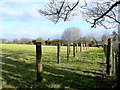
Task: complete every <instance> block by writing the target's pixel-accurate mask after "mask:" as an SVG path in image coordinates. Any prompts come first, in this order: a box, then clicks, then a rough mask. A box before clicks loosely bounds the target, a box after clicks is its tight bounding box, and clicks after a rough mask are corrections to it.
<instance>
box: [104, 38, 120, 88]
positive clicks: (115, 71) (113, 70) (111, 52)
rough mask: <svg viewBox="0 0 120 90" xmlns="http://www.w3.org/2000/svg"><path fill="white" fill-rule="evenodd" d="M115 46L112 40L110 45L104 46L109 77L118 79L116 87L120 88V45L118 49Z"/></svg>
mask: <svg viewBox="0 0 120 90" xmlns="http://www.w3.org/2000/svg"><path fill="white" fill-rule="evenodd" d="M114 45H115V44H114ZM114 45H113V42H112V39H110V38H109V39H108V44H105V45H104V53H105V57H106V64H107V67H106V73H107V74H108V76H110V77H115V78H116V86H117V87H119V88H120V43H119V44H117V46H116V47H115V46H114Z"/></svg>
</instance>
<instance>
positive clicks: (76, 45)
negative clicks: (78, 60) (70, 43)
mask: <svg viewBox="0 0 120 90" xmlns="http://www.w3.org/2000/svg"><path fill="white" fill-rule="evenodd" d="M76 53H78V43H77V44H76Z"/></svg>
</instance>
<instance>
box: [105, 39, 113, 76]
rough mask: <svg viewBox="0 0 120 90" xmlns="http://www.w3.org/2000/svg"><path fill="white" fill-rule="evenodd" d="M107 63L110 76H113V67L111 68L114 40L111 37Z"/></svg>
mask: <svg viewBox="0 0 120 90" xmlns="http://www.w3.org/2000/svg"><path fill="white" fill-rule="evenodd" d="M106 63H107V70H106V72H107V74H108V75H109V76H111V75H112V68H111V66H112V40H111V39H110V38H109V39H108V47H107V62H106Z"/></svg>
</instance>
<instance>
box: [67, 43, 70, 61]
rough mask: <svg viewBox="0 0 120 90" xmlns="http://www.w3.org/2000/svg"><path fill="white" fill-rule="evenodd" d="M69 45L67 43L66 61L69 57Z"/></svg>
mask: <svg viewBox="0 0 120 90" xmlns="http://www.w3.org/2000/svg"><path fill="white" fill-rule="evenodd" d="M69 49H70V45H69V43H68V44H67V60H69V55H70V50H69Z"/></svg>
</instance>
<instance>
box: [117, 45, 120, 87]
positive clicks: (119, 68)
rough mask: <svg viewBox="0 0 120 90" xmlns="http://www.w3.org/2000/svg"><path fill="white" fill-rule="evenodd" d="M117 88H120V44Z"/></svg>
mask: <svg viewBox="0 0 120 90" xmlns="http://www.w3.org/2000/svg"><path fill="white" fill-rule="evenodd" d="M117 88H120V43H119V51H118V66H117Z"/></svg>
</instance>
